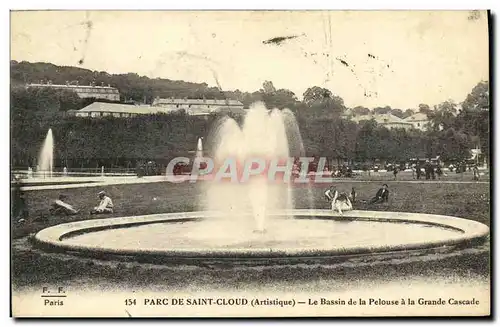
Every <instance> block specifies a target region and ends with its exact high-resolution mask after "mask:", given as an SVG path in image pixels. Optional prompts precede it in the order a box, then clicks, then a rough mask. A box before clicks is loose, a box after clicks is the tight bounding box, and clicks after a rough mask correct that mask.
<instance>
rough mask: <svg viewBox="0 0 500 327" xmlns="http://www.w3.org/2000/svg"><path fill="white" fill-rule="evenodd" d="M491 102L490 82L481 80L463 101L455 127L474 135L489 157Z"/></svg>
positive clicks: (482, 150)
mask: <svg viewBox="0 0 500 327" xmlns="http://www.w3.org/2000/svg"><path fill="white" fill-rule="evenodd" d="M489 108H490V103H489V84H488V82H486V81H481V82H479V83H478V84H477V85H476V86H475V87H474V88H473V89H472V91H471V93H469V95H467V97H466V99H465V101H464V102H463V103H462V110H461V111H460V113H459V114H458V115H457V117H456V121H455V127H456V128H457V129H458V130H461V131H463V132H464V133H465V134H468V135H470V136H472V137H473V138H474V139H475V140H477V143H476V144H474V145H473V146H479V147H480V149H481V152H482V153H483V154H484V155H485V156H486V157H487V158H489V155H490V153H489V148H490V129H489V128H490V110H489Z"/></svg>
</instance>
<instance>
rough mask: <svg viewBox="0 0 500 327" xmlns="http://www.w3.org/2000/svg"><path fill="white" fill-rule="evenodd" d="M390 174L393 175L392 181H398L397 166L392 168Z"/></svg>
mask: <svg viewBox="0 0 500 327" xmlns="http://www.w3.org/2000/svg"><path fill="white" fill-rule="evenodd" d="M392 173H393V174H394V180H396V179H398V173H399V170H398V166H394V169H393V172H392Z"/></svg>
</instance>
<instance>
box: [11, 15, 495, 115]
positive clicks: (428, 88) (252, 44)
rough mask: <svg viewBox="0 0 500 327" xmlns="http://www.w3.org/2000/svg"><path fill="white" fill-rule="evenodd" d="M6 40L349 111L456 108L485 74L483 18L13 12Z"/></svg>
mask: <svg viewBox="0 0 500 327" xmlns="http://www.w3.org/2000/svg"><path fill="white" fill-rule="evenodd" d="M11 35H12V38H11V41H12V45H11V59H13V60H18V61H21V60H26V61H30V62H52V63H54V64H57V65H70V66H80V67H83V68H88V69H91V70H98V71H107V72H109V73H127V72H134V73H138V74H139V75H146V76H148V77H162V78H168V79H172V80H184V81H192V82H206V83H207V84H209V85H210V86H216V84H217V83H216V79H217V80H218V82H219V83H220V86H221V87H222V88H223V89H224V90H234V89H240V90H241V91H250V92H252V91H256V90H258V89H259V88H260V87H261V86H262V83H263V82H264V81H265V80H270V81H272V82H273V83H274V85H275V87H276V88H286V89H290V90H292V91H293V92H295V94H296V95H297V96H298V97H299V99H300V98H302V94H303V92H304V91H305V90H306V89H307V88H308V87H310V86H314V85H318V86H322V87H326V88H328V89H330V90H331V91H332V92H333V93H334V94H336V95H339V96H341V97H342V98H343V99H344V101H345V104H346V105H347V106H350V107H354V106H357V105H362V106H367V107H370V108H372V107H375V106H385V105H389V106H391V107H393V108H402V109H406V108H415V107H417V106H418V104H419V103H427V104H429V105H431V106H432V105H435V104H438V103H440V102H442V101H445V100H448V99H452V100H454V101H456V102H461V101H463V100H464V98H465V97H466V95H467V94H468V93H469V92H470V91H471V89H472V88H473V87H474V86H475V85H476V84H477V83H478V82H479V81H481V80H487V79H488V69H489V68H488V25H487V17H486V13H485V12H481V13H479V14H473V13H471V12H467V11H454V12H451V11H449V12H417V11H415V12H409V11H399V12H396V11H394V12H374V11H371V12H370V11H360V12H342V11H336V12H333V11H332V12H319V11H316V12H265V11H260V12H243V11H240V12H202V11H198V12H161V11H156V12H148V11H142V12H133V11H129V12H125V11H123V12H113V11H108V12H105V11H101V12H96V11H94V12H82V11H73V12H68V11H59V12H58V11H52V12H42V11H40V12H13V13H12V14H11ZM286 36H296V37H295V38H291V39H287V40H283V41H282V42H281V43H276V42H269V43H264V41H266V40H269V39H273V38H276V37H286ZM80 60H82V61H83V62H82V63H81V64H79V61H80Z"/></svg>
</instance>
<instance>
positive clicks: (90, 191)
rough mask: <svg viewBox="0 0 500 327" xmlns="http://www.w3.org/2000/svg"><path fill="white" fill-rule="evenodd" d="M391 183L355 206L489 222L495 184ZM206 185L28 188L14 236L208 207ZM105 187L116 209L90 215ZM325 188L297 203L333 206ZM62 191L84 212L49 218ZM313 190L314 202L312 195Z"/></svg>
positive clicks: (301, 192)
mask: <svg viewBox="0 0 500 327" xmlns="http://www.w3.org/2000/svg"><path fill="white" fill-rule="evenodd" d="M387 184H388V185H389V189H390V191H391V195H390V201H389V203H388V204H384V205H378V206H367V205H366V204H363V203H361V202H359V201H358V202H357V203H355V204H354V207H355V209H361V210H363V209H364V210H384V211H403V212H422V213H431V214H443V215H451V216H457V217H463V218H468V219H473V220H476V221H479V222H482V223H484V224H486V225H489V222H490V211H489V206H490V191H489V188H490V186H489V184H484V183H468V184H440V183H439V182H436V183H398V182H391V181H387ZM338 185H339V187H340V188H342V189H345V190H350V189H351V187H354V188H355V189H356V192H357V194H358V199H369V198H370V197H372V196H373V195H374V194H375V193H376V191H377V189H378V188H379V187H380V182H370V181H367V182H357V181H354V182H349V181H342V182H340V183H338ZM201 186H202V185H201V183H198V184H191V183H180V184H172V183H168V182H158V183H147V184H123V185H111V186H107V187H104V188H101V187H85V188H72V189H67V190H62V191H61V190H43V191H27V192H26V193H25V197H26V204H27V207H28V211H29V219H28V220H27V222H26V223H24V224H18V223H17V222H16V221H15V220H14V221H13V224H12V227H13V237H14V238H18V237H22V236H25V235H28V234H30V233H34V232H36V231H38V230H40V229H42V228H45V227H47V226H50V225H55V224H59V223H63V222H69V221H76V220H85V219H99V218H104V217H120V216H130V215H144V214H155V213H165V212H178V211H196V210H203V208H202V206H201V205H200V203H201V202H202V200H203V198H202V197H203V192H202V191H201ZM101 189H104V190H105V191H106V192H107V193H108V194H109V195H110V197H111V198H112V199H113V202H114V204H115V208H116V209H115V213H114V214H111V215H101V216H90V215H89V211H90V209H92V208H93V207H94V206H96V205H97V203H98V198H97V192H98V191H100V190H101ZM324 190H325V187H315V188H313V189H311V191H310V192H308V191H307V189H306V188H304V187H301V188H296V189H294V200H295V207H296V208H309V206H310V205H311V203H312V205H313V207H314V208H324V209H326V208H328V207H329V205H328V203H327V202H326V201H325V200H324V197H323V192H324ZM61 193H64V194H66V195H67V196H68V197H69V198H68V202H69V203H71V204H72V205H74V206H75V207H76V208H78V209H80V210H81V211H80V213H79V214H78V215H76V216H72V217H50V216H49V217H47V216H48V209H49V207H50V203H51V201H52V200H53V199H56V198H57V197H58V195H59V194H61ZM310 195H311V196H312V201H310V200H309V196H310ZM41 216H44V217H47V219H46V220H45V221H36V218H39V217H41Z"/></svg>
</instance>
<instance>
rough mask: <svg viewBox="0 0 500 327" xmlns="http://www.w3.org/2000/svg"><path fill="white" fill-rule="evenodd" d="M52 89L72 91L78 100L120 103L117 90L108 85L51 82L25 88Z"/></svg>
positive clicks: (33, 84) (34, 84)
mask: <svg viewBox="0 0 500 327" xmlns="http://www.w3.org/2000/svg"><path fill="white" fill-rule="evenodd" d="M44 87H45V88H52V89H56V90H70V91H74V92H75V93H76V94H77V95H78V96H79V97H80V98H96V99H105V100H110V101H120V92H119V91H118V89H117V88H115V87H112V86H110V85H108V86H104V84H101V85H100V86H98V85H95V84H91V85H79V84H78V83H77V84H70V83H69V82H67V83H66V84H64V85H63V84H52V82H51V81H48V82H47V83H43V82H42V81H41V82H40V83H39V84H36V83H32V84H27V85H26V88H44Z"/></svg>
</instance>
